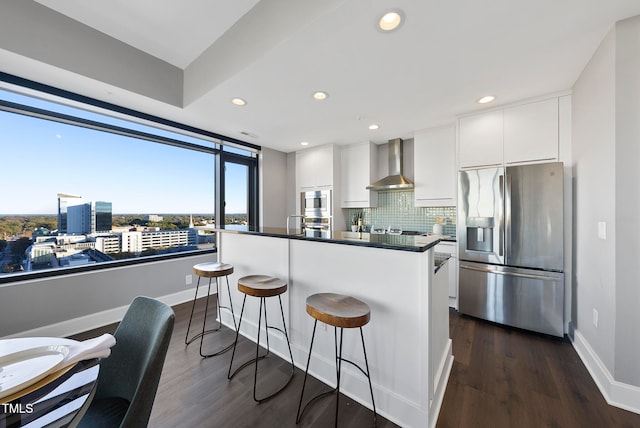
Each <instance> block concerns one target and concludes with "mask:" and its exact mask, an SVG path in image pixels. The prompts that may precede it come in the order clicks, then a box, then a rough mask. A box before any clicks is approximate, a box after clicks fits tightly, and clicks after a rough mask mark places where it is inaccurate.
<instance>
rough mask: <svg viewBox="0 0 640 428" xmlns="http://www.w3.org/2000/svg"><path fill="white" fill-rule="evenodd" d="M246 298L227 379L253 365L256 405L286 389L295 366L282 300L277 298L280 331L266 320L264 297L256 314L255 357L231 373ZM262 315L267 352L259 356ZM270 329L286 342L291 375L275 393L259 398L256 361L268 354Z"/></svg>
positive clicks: (244, 300)
mask: <svg viewBox="0 0 640 428" xmlns="http://www.w3.org/2000/svg"><path fill="white" fill-rule="evenodd" d="M246 298H247V296H246V295H245V296H244V299H243V301H242V310H241V311H240V322H239V323H238V330H237V332H236V342H235V343H234V348H233V353H232V354H231V364H230V365H229V373H228V375H227V379H231V378H232V377H233V376H235V374H236V373H238V372H239V371H240V370H242V369H243V368H245V367H247V366H249V365H251V364H255V368H254V373H253V399H254V400H255V401H256V402H258V403H262V402H263V401H266V400H268V399H269V398H272V397H273V396H275V395H276V394H278V393H279V392H280V391H282V390H283V389H284V388H286V387H287V385H289V383H290V382H291V379H293V375H294V373H295V366H294V363H293V352H292V351H291V343H290V342H289V334H288V332H287V325H286V322H285V319H284V309H283V307H282V299H281V298H280V296H278V299H279V300H280V314H281V316H282V326H283V329H282V330H281V329H279V328H278V327H275V326H271V325H269V320H268V318H267V302H266V298H265V297H260V308H259V312H258V314H259V315H258V337H257V341H256V356H255V358H253V359H251V360H249V361H247V362H245V363H243V364H242V365H241V366H240V367H238V368H237V369H236V370H235V371H234V372H233V373H231V368H232V366H233V358H234V355H235V347H236V344H237V338H238V334H239V332H240V325H241V323H242V315H243V313H244V304H245V302H246ZM263 315H264V326H265V327H264V331H265V335H266V341H267V352H266V353H265V354H264V355H260V333H261V331H262V317H263ZM270 328H271V329H274V330H278V331H280V332H282V333H283V334H284V336H285V339H286V340H287V346H288V348H289V356H290V357H291V375H290V376H289V378H288V379H287V381H286V382H285V384H284V385H282V386H281V387H280V388H279V389H277V390H276V391H275V392H272V393H271V394H269V395H267V396H264V397H261V398H259V397H258V396H257V393H256V390H257V384H258V361H260V360H261V359H263V358H265V357H266V356H267V355H269V353H270V344H269V329H270Z"/></svg>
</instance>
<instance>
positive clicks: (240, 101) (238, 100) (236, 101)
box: [231, 98, 247, 106]
mask: <svg viewBox="0 0 640 428" xmlns="http://www.w3.org/2000/svg"><path fill="white" fill-rule="evenodd" d="M231 102H232V103H234V104H235V105H237V106H243V105H246V104H247V102H246V101H245V100H243V99H242V98H234V99H232V100H231Z"/></svg>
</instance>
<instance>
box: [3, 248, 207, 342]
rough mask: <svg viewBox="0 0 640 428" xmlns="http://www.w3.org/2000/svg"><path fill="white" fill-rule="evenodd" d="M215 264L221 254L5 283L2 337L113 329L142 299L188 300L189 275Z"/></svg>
mask: <svg viewBox="0 0 640 428" xmlns="http://www.w3.org/2000/svg"><path fill="white" fill-rule="evenodd" d="M215 260H216V254H206V255H199V256H194V257H185V258H177V259H171V260H166V261H158V262H153V263H145V264H139V265H133V266H126V267H119V268H113V269H103V270H97V271H92V272H84V273H78V274H73V275H65V276H57V277H49V278H43V279H38V280H30V281H21V282H15V283H12V284H4V285H2V286H0V337H3V336H9V335H16V334H19V333H22V332H27V334H28V335H31V336H33V335H38V336H41V335H47V336H68V335H71V334H74V333H77V332H80V331H85V330H89V329H91V328H94V327H99V326H102V325H105V324H110V323H112V322H116V321H119V320H120V317H121V316H122V314H124V309H126V307H127V306H128V305H129V303H131V301H132V300H133V299H134V298H135V297H136V296H139V295H144V296H149V297H154V298H161V300H164V301H165V302H166V303H169V304H176V303H181V302H185V301H189V300H191V299H193V293H194V287H195V285H196V279H197V278H195V277H192V279H193V282H192V284H191V285H186V276H187V275H191V274H192V267H193V265H194V264H197V263H202V262H206V261H215ZM200 288H201V289H202V287H200ZM74 320H76V321H74ZM34 331H35V333H34Z"/></svg>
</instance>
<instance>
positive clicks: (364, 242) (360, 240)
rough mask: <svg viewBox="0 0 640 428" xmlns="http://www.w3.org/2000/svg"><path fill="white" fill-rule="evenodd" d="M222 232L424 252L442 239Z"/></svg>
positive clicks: (282, 231) (277, 231)
mask: <svg viewBox="0 0 640 428" xmlns="http://www.w3.org/2000/svg"><path fill="white" fill-rule="evenodd" d="M216 230H218V231H220V232H228V233H240V234H249V235H261V236H270V237H275V238H288V239H299V240H305V241H315V242H326V243H332V244H341V245H354V246H359V247H372V248H384V249H389V250H400V251H412V252H424V251H427V250H428V249H430V248H432V247H434V246H435V245H436V244H437V243H438V242H440V238H438V237H435V236H423V235H390V234H381V235H376V234H369V233H358V232H342V231H340V232H333V234H332V237H331V238H318V237H309V236H305V235H304V233H303V232H302V231H301V230H300V229H296V230H294V229H291V230H287V229H285V228H274V227H264V228H260V229H259V230H234V229H224V228H217V229H216Z"/></svg>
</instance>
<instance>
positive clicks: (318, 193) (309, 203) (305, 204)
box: [300, 190, 331, 218]
mask: <svg viewBox="0 0 640 428" xmlns="http://www.w3.org/2000/svg"><path fill="white" fill-rule="evenodd" d="M300 206H301V210H302V213H301V214H302V215H304V216H305V218H331V190H312V191H308V192H302V193H301V194H300Z"/></svg>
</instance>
